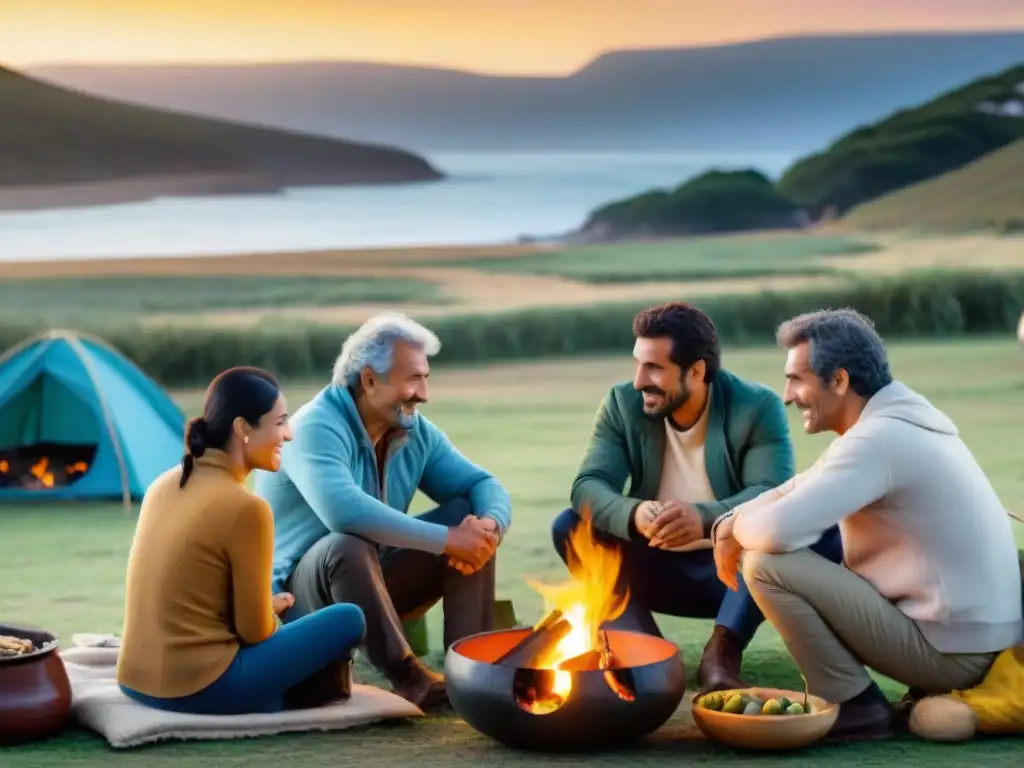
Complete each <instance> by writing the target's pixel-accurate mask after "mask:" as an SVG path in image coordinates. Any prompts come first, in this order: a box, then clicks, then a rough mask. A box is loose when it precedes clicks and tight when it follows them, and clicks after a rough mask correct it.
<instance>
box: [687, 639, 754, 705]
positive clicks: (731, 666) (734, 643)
mask: <svg viewBox="0 0 1024 768" xmlns="http://www.w3.org/2000/svg"><path fill="white" fill-rule="evenodd" d="M742 664H743V648H742V644H741V643H740V640H739V638H738V637H737V636H736V633H735V632H733V631H732V630H730V629H726V628H725V627H715V631H714V632H712V633H711V639H710V640H708V644H707V645H706V646H704V655H703V656H702V657H701V660H700V667H698V669H697V681H698V684H699V685H700V692H701V693H702V694H704V693H710V692H711V691H728V690H733V689H736V688H747V687H748V685H747V683H746V682H744V680H743V678H741V677H740V668H741V666H742Z"/></svg>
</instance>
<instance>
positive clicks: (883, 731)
mask: <svg viewBox="0 0 1024 768" xmlns="http://www.w3.org/2000/svg"><path fill="white" fill-rule="evenodd" d="M895 714H896V713H895V711H894V710H893V706H892V704H890V703H889V700H888V699H887V698H886V697H885V694H884V693H882V689H881V688H879V687H878V685H877V684H876V683H871V685H869V686H868V687H867V688H866V689H865V690H864V692H863V693H860V694H858V695H857V696H854V697H853V698H852V699H850V700H849V701H845V702H843V703H842V704H840V705H839V717H837V718H836V722H835V725H833V726H832V730H830V731H829V732H828V735H827V736H826V737H825V741H827V742H847V741H877V740H879V739H888V738H889V737H891V736H893V735H894V734H895V731H894V728H893V726H894V720H895Z"/></svg>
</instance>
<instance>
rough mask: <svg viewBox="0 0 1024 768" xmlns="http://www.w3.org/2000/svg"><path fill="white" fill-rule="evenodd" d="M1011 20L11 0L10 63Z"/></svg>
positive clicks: (865, 9) (734, 6) (434, 57)
mask: <svg viewBox="0 0 1024 768" xmlns="http://www.w3.org/2000/svg"><path fill="white" fill-rule="evenodd" d="M257 9H258V10H257ZM1011 28H1016V29H1021V28H1024V0H973V2H970V3H967V2H963V0H715V1H714V2H695V1H694V0H629V2H627V1H626V0H504V1H503V0H291V2H284V0H249V1H248V2H246V1H245V0H191V1H190V0H0V59H2V60H3V62H4V63H7V64H9V65H11V66H15V67H17V66H30V65H38V64H42V63H57V62H59V63H72V62H83V63H84V62H153V63H163V62H171V61H199V62H244V63H249V62H255V61H296V60H307V61H308V60H321V59H344V60H370V61H387V62H394V63H402V64H418V65H436V66H443V67H454V68H461V69H472V70H477V71H481V72H489V73H513V72H514V73H519V74H559V73H566V72H570V71H573V70H575V69H577V68H579V67H581V66H583V65H585V64H586V63H587V62H588V61H589V60H591V59H592V58H594V56H596V55H599V54H600V53H601V52H603V51H606V50H614V49H623V48H657V47H669V46H683V45H712V44H719V43H723V42H734V41H739V40H749V39H755V38H760V37H771V36H779V35H799V34H812V33H822V32H878V31H895V30H919V31H939V30H970V29H976V30H994V29H1011Z"/></svg>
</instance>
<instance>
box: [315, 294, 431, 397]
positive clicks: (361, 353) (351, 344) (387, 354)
mask: <svg viewBox="0 0 1024 768" xmlns="http://www.w3.org/2000/svg"><path fill="white" fill-rule="evenodd" d="M397 343H405V344H410V345H411V346H413V347H416V348H417V349H422V350H423V351H424V352H425V353H426V354H427V355H428V356H433V355H436V354H437V353H438V352H439V351H440V350H441V342H440V340H439V339H438V338H437V336H436V335H434V333H433V332H432V331H430V330H428V329H427V328H425V327H424V326H422V325H420V324H419V323H417V322H416V321H415V320H412V319H410V318H409V317H407V316H406V315H403V314H401V313H400V312H382V313H380V314H379V315H374V316H373V317H371V318H370V319H369V320H367V321H366V322H365V323H363V324H362V326H360V327H359V328H358V329H357V330H356V331H355V332H354V333H353V334H352V335H351V336H349V337H348V338H347V339H345V343H344V344H342V345H341V354H340V355H338V359H337V360H335V361H334V372H333V375H332V377H331V381H332V383H333V384H335V385H336V386H348V387H354V386H355V385H356V384H358V383H359V375H360V373H361V372H362V370H363V368H365V367H366V366H369V367H370V368H371V369H372V370H373V371H374V372H375V373H377V374H379V375H381V376H383V375H384V374H386V373H387V372H388V371H390V370H391V365H392V363H393V362H394V350H395V344H397Z"/></svg>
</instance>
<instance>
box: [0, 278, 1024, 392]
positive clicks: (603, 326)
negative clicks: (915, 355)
mask: <svg viewBox="0 0 1024 768" xmlns="http://www.w3.org/2000/svg"><path fill="white" fill-rule="evenodd" d="M651 303H652V302H630V303H622V304H610V305H597V306H590V307H582V308H576V307H573V308H555V307H552V308H545V309H540V310H528V311H517V312H507V313H502V314H494V315H482V316H479V315H478V316H442V317H436V318H427V319H425V322H427V323H428V324H429V325H430V326H431V328H432V329H433V330H434V331H435V332H436V333H437V334H438V335H439V336H440V337H441V341H442V343H443V347H442V349H441V352H440V353H439V355H438V356H437V358H436V362H437V363H438V365H447V364H456V363H457V364H471V363H492V362H501V361H511V360H525V359H531V358H544V357H561V356H571V355H584V354H599V353H613V352H614V353H625V352H626V351H628V350H629V349H630V348H631V347H632V345H633V335H632V321H633V316H634V315H635V314H636V313H637V312H638V311H639V310H641V309H643V308H644V307H646V306H649V305H650V304H651ZM694 303H695V304H696V305H698V306H700V307H701V308H702V309H704V310H705V311H706V312H708V314H709V315H711V317H712V319H713V320H714V322H715V324H716V326H717V327H718V331H719V334H720V336H721V340H722V342H723V343H724V344H726V345H743V344H761V343H771V342H772V340H773V339H774V335H775V329H776V327H777V326H778V324H779V323H781V322H782V321H783V320H786V319H787V318H789V317H792V316H793V315H796V314H799V313H801V312H807V311H810V310H814V309H819V308H823V307H841V306H847V307H853V308H856V309H858V310H860V311H862V312H865V313H866V314H867V315H869V316H870V317H871V318H872V319H873V320H874V321H875V323H876V325H877V327H878V329H879V331H880V332H881V333H882V334H884V335H886V336H888V337H893V338H895V337H908V336H910V337H947V336H957V335H964V334H974V333H993V332H1012V331H1013V329H1014V328H1015V326H1016V323H1017V321H1018V318H1019V317H1020V314H1021V312H1022V311H1024V272H1021V273H984V272H982V273H963V272H930V273H918V274H910V275H906V276H903V277H900V278H895V279H890V280H885V281H879V280H877V279H871V280H864V279H857V280H853V281H851V282H849V283H847V284H843V285H842V286H838V287H836V288H834V289H830V290H814V291H801V292H792V293H767V292H766V293H761V294H744V295H732V296H719V297H702V298H699V299H696V300H695V302H694ZM37 330H39V329H38V328H29V327H24V326H22V327H15V326H12V325H6V326H4V327H2V328H0V342H3V344H4V345H7V346H9V345H11V344H13V343H15V342H17V341H18V340H20V339H21V338H23V337H24V336H25V335H28V334H29V333H31V332H34V331H37ZM83 330H87V329H83ZM91 330H93V331H94V332H95V333H97V334H98V335H100V336H102V337H103V338H104V339H105V340H106V341H107V342H109V343H110V344H112V345H114V346H115V347H117V348H118V349H120V350H121V351H122V352H123V353H124V354H126V355H127V356H128V357H129V358H131V359H132V360H134V361H135V362H136V363H137V364H139V365H140V366H141V367H142V368H143V369H144V370H146V371H147V372H148V373H149V374H150V375H152V376H153V377H155V378H156V379H157V380H159V381H161V382H162V383H164V384H167V385H179V386H192V385H198V386H205V384H206V383H207V382H209V380H210V379H211V378H212V377H213V376H214V375H216V374H217V373H218V372H220V371H221V370H223V369H225V368H228V367H230V366H232V365H241V364H251V365H261V366H264V367H266V368H269V369H271V370H273V371H275V372H277V373H278V374H280V375H281V376H282V377H284V378H286V379H287V378H292V379H307V380H308V379H310V378H319V379H322V380H324V381H326V380H327V377H328V376H329V374H330V370H331V365H332V363H333V362H334V359H335V357H336V356H337V354H338V351H339V350H340V348H341V343H342V341H343V340H344V339H345V337H346V336H347V335H348V333H350V332H351V331H352V330H353V329H352V328H349V327H340V326H322V325H321V326H316V325H311V326H298V325H295V326H281V327H278V328H276V329H274V330H257V329H248V328H208V329H196V330H189V331H187V332H182V331H178V330H173V329H166V330H145V329H141V330H140V329H138V328H132V327H127V326H123V325H121V326H111V327H109V328H95V329H91Z"/></svg>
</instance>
